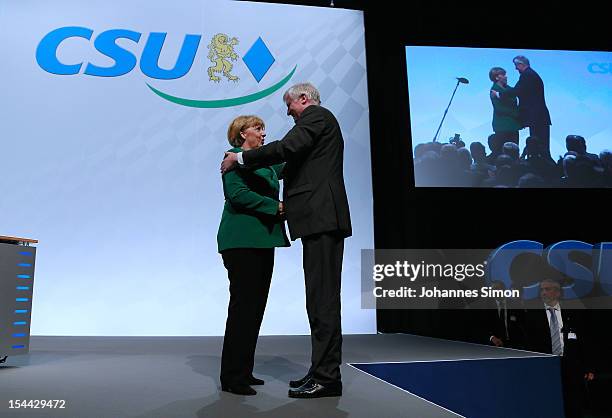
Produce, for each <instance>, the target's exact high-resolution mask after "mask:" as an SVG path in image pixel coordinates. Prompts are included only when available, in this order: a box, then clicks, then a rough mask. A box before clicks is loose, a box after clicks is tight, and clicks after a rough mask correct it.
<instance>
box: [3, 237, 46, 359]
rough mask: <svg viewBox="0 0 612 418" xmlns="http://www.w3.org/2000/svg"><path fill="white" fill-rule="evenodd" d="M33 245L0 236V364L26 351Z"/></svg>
mask: <svg viewBox="0 0 612 418" xmlns="http://www.w3.org/2000/svg"><path fill="white" fill-rule="evenodd" d="M36 243H38V241H37V240H34V239H29V238H19V237H9V236H2V235H0V362H3V361H4V360H6V356H13V355H17V354H27V353H28V351H29V348H30V318H31V317H32V290H33V286H34V262H35V260H36V247H34V246H32V244H36Z"/></svg>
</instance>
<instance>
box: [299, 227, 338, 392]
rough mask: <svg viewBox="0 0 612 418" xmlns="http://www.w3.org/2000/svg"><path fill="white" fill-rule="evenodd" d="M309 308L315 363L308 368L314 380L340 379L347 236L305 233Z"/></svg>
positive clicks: (313, 361) (328, 382) (303, 244)
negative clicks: (342, 291)
mask: <svg viewBox="0 0 612 418" xmlns="http://www.w3.org/2000/svg"><path fill="white" fill-rule="evenodd" d="M302 247H303V255H304V260H303V263H304V279H305V284H306V311H307V312H308V320H309V322H310V336H311V340H312V365H311V368H310V371H309V372H308V373H309V374H310V375H311V376H312V378H313V379H314V381H315V382H317V383H320V384H323V385H326V384H330V383H338V382H340V364H341V362H342V329H341V320H340V281H341V280H340V279H341V275H342V257H343V254H344V238H343V237H342V236H341V235H340V234H337V233H335V232H328V233H320V234H315V235H310V236H307V237H302Z"/></svg>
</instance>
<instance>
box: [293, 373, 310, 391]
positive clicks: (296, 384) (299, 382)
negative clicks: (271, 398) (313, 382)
mask: <svg viewBox="0 0 612 418" xmlns="http://www.w3.org/2000/svg"><path fill="white" fill-rule="evenodd" d="M311 378H312V376H310V374H307V375H306V376H304V377H302V378H301V379H299V380H290V381H289V387H290V388H299V387H300V386H302V385H303V384H304V383H306V382H308V381H309V380H310V379H311Z"/></svg>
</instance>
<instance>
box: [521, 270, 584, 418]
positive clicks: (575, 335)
mask: <svg viewBox="0 0 612 418" xmlns="http://www.w3.org/2000/svg"><path fill="white" fill-rule="evenodd" d="M540 298H541V301H542V302H543V303H544V306H543V308H544V309H542V305H540V306H539V307H538V306H533V307H532V309H528V310H527V311H526V312H525V328H526V334H527V344H526V348H527V349H528V350H531V351H537V352H540V353H549V354H553V355H558V356H561V382H562V386H563V402H564V410H565V417H566V418H575V417H581V416H582V412H581V409H582V404H583V390H584V381H585V380H587V381H590V380H593V378H594V376H595V375H594V374H593V371H592V368H591V366H590V365H589V364H588V362H589V359H590V357H591V356H589V355H588V354H589V348H590V347H589V338H588V334H587V332H586V330H585V324H584V323H583V319H582V315H580V313H581V312H580V311H576V310H571V309H562V307H561V303H560V300H561V286H560V284H559V282H557V281H555V280H552V279H544V280H542V281H541V282H540Z"/></svg>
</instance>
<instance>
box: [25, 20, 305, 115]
mask: <svg viewBox="0 0 612 418" xmlns="http://www.w3.org/2000/svg"><path fill="white" fill-rule="evenodd" d="M92 35H93V30H92V29H89V28H85V27H80V26H67V27H62V28H58V29H55V30H53V31H51V32H49V33H48V34H47V35H45V37H43V38H42V40H41V41H40V43H39V44H38V47H37V48H36V62H37V63H38V65H39V66H40V68H42V69H43V70H45V71H47V72H49V73H51V74H57V75H77V74H80V72H81V70H82V67H83V65H84V63H83V62H80V63H65V62H61V61H60V60H59V58H58V56H57V55H58V54H57V53H58V49H59V48H60V47H61V44H62V43H63V42H64V41H65V40H67V39H69V38H83V39H86V40H88V41H91V40H92ZM166 35H167V34H166V33H165V32H151V33H150V34H149V36H148V38H147V40H146V43H145V46H144V49H143V51H142V54H141V56H140V60H137V58H136V56H135V55H134V54H133V53H132V52H130V51H128V50H127V49H125V48H123V47H121V46H120V45H118V44H117V41H118V40H119V39H127V40H128V41H131V42H133V43H135V44H138V43H139V42H140V39H141V37H142V33H140V32H135V31H132V30H127V29H111V30H107V31H104V32H102V33H100V34H99V35H98V36H97V37H96V38H95V40H93V47H94V48H95V50H96V51H97V52H99V53H100V54H102V55H104V56H106V57H108V58H110V59H111V60H112V61H113V64H112V65H110V66H106V67H102V66H98V65H95V64H93V63H91V62H89V63H87V64H86V65H85V70H84V71H83V75H86V76H94V77H119V76H122V75H125V74H127V73H129V72H130V71H132V70H133V69H134V68H135V67H136V65H137V64H138V65H139V67H140V71H141V72H142V73H143V74H144V75H146V76H147V77H150V78H153V79H157V80H175V79H178V78H181V77H183V76H185V75H186V74H187V73H189V71H190V70H191V68H192V66H193V63H194V61H195V57H196V53H197V51H198V47H199V45H200V41H201V38H202V36H201V35H194V34H187V35H185V38H184V39H183V43H182V45H181V48H180V51H179V53H178V57H177V59H176V62H175V64H174V67H173V68H171V69H166V68H161V67H160V66H159V64H158V61H159V57H160V54H161V51H162V48H163V46H164V41H165V40H166ZM238 44H239V40H238V39H237V38H236V37H230V36H228V35H226V34H223V33H218V34H216V35H214V36H213V37H212V39H211V41H210V44H209V45H208V55H207V58H208V59H209V60H210V62H211V64H212V65H210V66H209V67H208V68H207V69H206V71H207V74H208V80H209V81H210V82H211V83H220V82H221V81H222V80H226V81H228V82H229V81H231V82H234V83H237V82H239V80H240V79H239V77H237V76H236V75H234V74H232V70H233V69H234V62H236V61H237V60H238V54H237V53H236V51H235V49H234V47H235V46H236V45H238ZM242 61H243V62H244V64H245V65H246V67H247V68H248V70H249V71H250V73H251V75H252V76H253V78H254V79H255V80H256V81H257V83H259V82H260V81H261V80H262V78H263V77H264V76H265V75H266V73H267V72H268V70H269V69H270V67H271V66H272V64H274V62H275V59H274V57H273V56H272V53H271V52H270V50H269V49H268V47H267V46H266V44H265V43H264V41H263V40H262V39H261V37H259V38H258V39H257V40H256V41H255V42H254V43H253V45H251V47H250V48H249V49H248V51H247V52H246V54H244V56H243V57H242ZM207 65H208V64H207ZM296 68H297V65H296V66H295V67H293V69H292V70H291V72H290V73H289V74H287V75H286V76H285V77H284V78H283V79H281V80H280V81H278V82H277V83H275V84H274V85H272V86H270V87H268V88H266V89H263V90H260V91H258V92H256V93H252V94H249V95H246V96H240V97H233V98H228V99H221V100H193V99H185V98H181V97H176V96H172V95H170V94H167V93H164V92H162V91H160V90H158V89H156V88H155V87H153V86H151V85H150V84H148V83H147V86H148V87H149V89H151V91H153V92H154V93H155V94H157V95H158V96H159V97H162V98H163V99H166V100H168V101H171V102H173V103H176V104H179V105H183V106H190V107H199V108H219V107H229V106H237V105H241V104H245V103H250V102H254V101H256V100H259V99H262V98H264V97H266V96H269V95H270V94H272V93H274V92H275V91H277V90H279V89H280V88H281V87H282V86H283V85H285V84H286V83H287V82H288V81H289V79H291V77H292V76H293V74H294V73H295V70H296Z"/></svg>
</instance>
